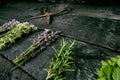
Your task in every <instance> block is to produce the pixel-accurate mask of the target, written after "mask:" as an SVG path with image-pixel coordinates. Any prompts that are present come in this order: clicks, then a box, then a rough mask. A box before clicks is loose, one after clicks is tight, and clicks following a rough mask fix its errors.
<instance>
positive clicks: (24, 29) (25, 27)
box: [0, 22, 37, 49]
mask: <svg viewBox="0 0 120 80" xmlns="http://www.w3.org/2000/svg"><path fill="white" fill-rule="evenodd" d="M35 30H37V27H35V26H34V25H30V24H29V23H28V22H24V23H20V24H17V25H16V27H14V28H13V29H11V30H9V31H8V32H7V33H5V34H4V35H3V36H2V37H1V38H0V49H3V48H4V47H5V46H6V45H10V44H12V43H13V42H15V40H16V39H17V38H19V37H21V36H22V35H23V34H27V33H29V32H31V31H35Z"/></svg>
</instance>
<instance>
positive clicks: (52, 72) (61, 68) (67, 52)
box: [45, 39, 75, 80]
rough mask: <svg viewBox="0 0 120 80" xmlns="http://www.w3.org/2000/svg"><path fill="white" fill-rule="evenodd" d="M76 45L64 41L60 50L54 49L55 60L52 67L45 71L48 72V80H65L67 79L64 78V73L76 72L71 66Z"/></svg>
mask: <svg viewBox="0 0 120 80" xmlns="http://www.w3.org/2000/svg"><path fill="white" fill-rule="evenodd" d="M74 44H75V42H74V41H73V42H72V43H71V44H70V43H68V42H66V41H65V40H64V39H63V40H62V42H61V44H60V50H58V49H56V48H55V47H53V49H54V51H55V59H54V60H53V61H52V62H51V64H50V67H49V68H48V69H45V70H46V71H47V72H48V75H47V77H46V80H48V79H50V78H52V79H53V80H64V79H65V78H64V77H63V76H62V73H63V72H66V71H74V70H73V69H71V66H70V65H71V64H72V63H73V58H72V57H71V54H72V53H73V52H72V49H73V46H74Z"/></svg>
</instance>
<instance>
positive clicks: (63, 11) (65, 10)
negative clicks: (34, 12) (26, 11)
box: [29, 7, 71, 24]
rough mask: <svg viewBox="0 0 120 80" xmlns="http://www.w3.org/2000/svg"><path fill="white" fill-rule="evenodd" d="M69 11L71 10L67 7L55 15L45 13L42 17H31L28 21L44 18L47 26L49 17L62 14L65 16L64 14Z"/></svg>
mask: <svg viewBox="0 0 120 80" xmlns="http://www.w3.org/2000/svg"><path fill="white" fill-rule="evenodd" d="M70 11H71V8H68V7H67V8H64V9H63V10H61V11H59V12H57V13H51V12H48V11H45V12H44V14H43V15H39V16H35V17H31V18H30V19H29V20H32V19H38V18H42V17H46V20H47V24H50V20H51V16H60V15H64V14H66V13H69V12H70Z"/></svg>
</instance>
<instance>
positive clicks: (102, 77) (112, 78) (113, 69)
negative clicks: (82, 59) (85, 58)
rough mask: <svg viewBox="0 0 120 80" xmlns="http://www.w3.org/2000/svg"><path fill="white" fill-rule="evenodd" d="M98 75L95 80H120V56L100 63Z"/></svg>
mask: <svg viewBox="0 0 120 80" xmlns="http://www.w3.org/2000/svg"><path fill="white" fill-rule="evenodd" d="M98 74H99V78H98V79H97V80H120V76H119V75H120V56H117V57H113V58H111V59H110V60H108V61H102V66H101V68H100V70H99V71H98Z"/></svg>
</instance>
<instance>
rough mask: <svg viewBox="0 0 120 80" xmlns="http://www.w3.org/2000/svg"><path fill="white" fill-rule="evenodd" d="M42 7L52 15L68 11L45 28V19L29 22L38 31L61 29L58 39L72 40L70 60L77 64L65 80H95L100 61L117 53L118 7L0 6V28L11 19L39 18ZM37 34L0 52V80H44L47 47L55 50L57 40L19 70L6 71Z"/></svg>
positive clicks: (119, 44) (48, 56)
mask: <svg viewBox="0 0 120 80" xmlns="http://www.w3.org/2000/svg"><path fill="white" fill-rule="evenodd" d="M43 7H48V9H49V11H50V12H53V13H54V12H58V11H59V10H61V9H64V8H65V7H70V8H72V12H70V13H68V14H65V15H61V16H55V17H53V20H52V23H51V24H49V25H48V24H46V18H45V17H43V18H38V19H33V20H29V22H30V23H32V24H34V25H36V26H37V27H38V28H40V29H44V28H49V29H52V30H61V31H62V35H61V38H62V37H63V38H65V39H67V40H76V45H75V49H74V52H75V56H74V57H75V59H76V60H77V62H76V63H75V64H74V65H72V66H73V68H74V69H75V71H74V72H68V73H66V77H67V80H86V79H87V78H90V79H91V80H96V78H97V69H99V68H100V66H101V64H100V62H101V60H106V59H109V58H110V57H112V56H116V55H118V54H119V53H120V21H119V20H120V13H119V10H120V9H119V7H105V6H83V5H75V4H67V3H66V4H65V3H64V4H62V3H61V4H50V3H39V2H25V1H21V2H16V1H14V2H8V3H5V4H4V5H2V6H0V25H2V24H3V23H5V22H7V21H8V20H12V19H13V18H15V19H17V20H19V21H21V22H23V21H26V19H27V18H29V17H32V16H37V15H41V14H42V13H41V9H42V8H43ZM41 31H42V30H39V31H38V32H35V33H31V34H29V35H25V36H23V37H22V38H20V39H18V40H17V41H16V43H14V44H12V45H11V46H10V47H7V48H5V49H3V50H1V51H0V55H1V56H0V80H45V77H46V75H47V72H45V71H44V70H43V69H44V68H48V66H49V64H50V62H51V60H52V58H53V56H54V51H53V49H52V48H51V46H56V47H58V45H59V42H60V40H61V38H59V39H58V40H57V41H55V42H54V43H53V44H52V45H51V46H49V47H47V48H46V49H45V50H44V51H42V52H40V53H39V55H38V56H36V57H35V58H34V59H31V60H30V61H28V62H27V63H26V64H25V65H23V66H22V67H21V68H18V69H16V70H15V71H11V70H10V68H11V67H12V66H13V64H12V63H11V61H12V60H13V59H14V58H15V57H16V56H18V55H19V54H20V53H21V52H23V51H24V50H25V49H27V48H28V46H29V45H30V44H31V43H32V40H33V38H34V37H35V36H37V35H38V34H39V33H40V32H41Z"/></svg>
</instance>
